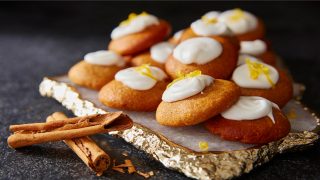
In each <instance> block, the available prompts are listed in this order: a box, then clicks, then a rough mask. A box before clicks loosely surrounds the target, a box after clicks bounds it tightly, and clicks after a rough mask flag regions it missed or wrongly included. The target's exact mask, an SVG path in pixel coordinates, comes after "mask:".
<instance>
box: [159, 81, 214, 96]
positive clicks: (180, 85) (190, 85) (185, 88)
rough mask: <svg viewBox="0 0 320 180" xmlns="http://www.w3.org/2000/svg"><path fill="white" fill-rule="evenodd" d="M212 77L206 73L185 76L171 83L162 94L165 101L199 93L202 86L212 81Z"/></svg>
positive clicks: (204, 86)
mask: <svg viewBox="0 0 320 180" xmlns="http://www.w3.org/2000/svg"><path fill="white" fill-rule="evenodd" d="M213 80H214V79H213V78H212V77H211V76H208V75H199V76H195V77H190V78H186V79H183V80H180V81H178V82H175V83H173V84H172V85H171V86H170V87H168V88H167V89H166V90H165V91H164V93H163V94H162V100H163V101H165V102H175V101H179V100H182V99H186V98H188V97H191V96H194V95H196V94H198V93H201V92H202V91H203V90H204V88H206V87H207V86H209V85H210V84H212V83H213Z"/></svg>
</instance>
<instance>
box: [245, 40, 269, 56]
mask: <svg viewBox="0 0 320 180" xmlns="http://www.w3.org/2000/svg"><path fill="white" fill-rule="evenodd" d="M240 47H241V48H240V53H241V54H250V55H260V54H262V53H264V52H266V51H267V44H266V43H265V42H264V41H262V40H260V39H257V40H254V41H241V42H240Z"/></svg>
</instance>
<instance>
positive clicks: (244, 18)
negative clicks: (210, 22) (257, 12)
mask: <svg viewBox="0 0 320 180" xmlns="http://www.w3.org/2000/svg"><path fill="white" fill-rule="evenodd" d="M237 13H241V15H239V17H238V18H234V16H236V15H237ZM219 21H221V22H224V23H226V24H227V25H228V27H229V28H230V29H231V31H232V32H233V33H235V34H243V33H246V32H249V31H251V30H253V29H255V28H256V27H257V25H258V20H257V18H256V17H255V16H254V15H253V14H251V13H249V12H247V11H242V10H239V9H233V10H228V11H224V12H222V13H221V14H220V15H219Z"/></svg>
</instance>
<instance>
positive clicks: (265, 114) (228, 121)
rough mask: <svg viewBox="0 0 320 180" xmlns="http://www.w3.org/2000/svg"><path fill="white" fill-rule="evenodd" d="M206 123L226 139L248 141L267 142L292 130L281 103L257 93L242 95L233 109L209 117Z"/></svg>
mask: <svg viewBox="0 0 320 180" xmlns="http://www.w3.org/2000/svg"><path fill="white" fill-rule="evenodd" d="M205 127H206V128H207V129H208V130H209V131H210V132H211V133H213V134H216V135H218V136H220V137H221V138H223V139H225V140H229V141H240V142H242V143H247V144H266V143H269V142H272V141H276V140H279V139H281V138H283V137H285V136H286V135H287V134H288V133H289V132H290V123H289V121H288V119H287V118H286V117H285V115H284V114H283V113H282V112H281V111H280V110H279V107H278V106H277V105H276V104H274V103H272V102H271V101H269V100H267V99H265V98H262V97H257V96H241V97H240V98H239V100H238V101H237V103H235V104H234V105H233V106H231V108H230V109H228V110H226V111H224V112H222V113H221V115H219V116H216V117H214V118H212V119H210V120H208V121H206V122H205Z"/></svg>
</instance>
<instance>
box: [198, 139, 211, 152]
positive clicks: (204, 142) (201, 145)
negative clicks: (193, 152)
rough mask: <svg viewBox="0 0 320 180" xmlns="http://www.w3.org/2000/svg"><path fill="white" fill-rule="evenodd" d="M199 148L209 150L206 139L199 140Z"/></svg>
mask: <svg viewBox="0 0 320 180" xmlns="http://www.w3.org/2000/svg"><path fill="white" fill-rule="evenodd" d="M199 148H200V150H201V151H207V150H208V149H209V144H208V142H206V141H200V142H199Z"/></svg>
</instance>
